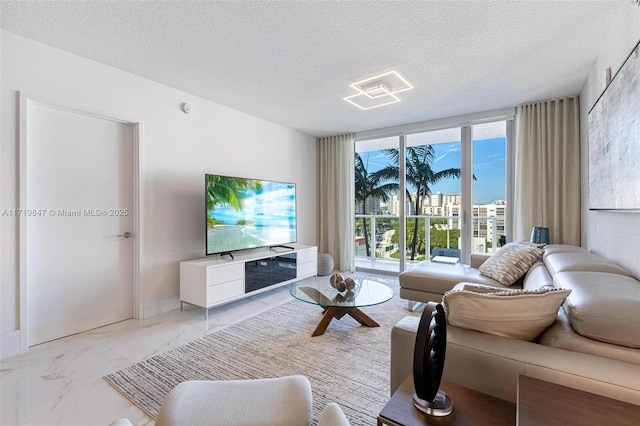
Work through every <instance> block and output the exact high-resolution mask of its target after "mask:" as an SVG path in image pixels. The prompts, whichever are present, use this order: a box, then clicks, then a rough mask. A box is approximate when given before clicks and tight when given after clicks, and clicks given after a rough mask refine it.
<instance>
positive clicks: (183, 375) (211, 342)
mask: <svg viewBox="0 0 640 426" xmlns="http://www.w3.org/2000/svg"><path fill="white" fill-rule="evenodd" d="M377 281H383V282H386V283H387V284H389V282H391V283H392V284H391V285H390V287H392V288H393V289H394V291H395V293H396V295H395V296H394V298H393V299H391V300H390V301H388V302H386V303H384V304H381V305H377V306H371V307H367V308H362V311H364V312H366V313H367V314H368V315H369V316H371V317H372V318H373V319H374V320H375V321H376V322H378V323H379V324H380V327H377V328H368V327H362V326H360V324H358V323H357V322H356V321H355V320H353V319H352V318H351V317H349V316H345V317H343V318H342V319H341V320H339V321H338V320H335V319H334V320H333V321H332V322H331V324H330V325H329V327H328V329H327V331H326V332H325V334H324V335H322V336H317V337H311V333H312V332H313V330H314V329H315V327H316V326H317V324H318V322H319V321H320V318H321V317H322V313H321V309H320V308H319V307H317V306H314V305H310V304H307V303H303V302H300V301H297V300H293V299H292V300H291V301H290V302H287V303H284V304H283V305H280V306H277V307H275V308H273V309H270V310H269V311H267V312H264V313H262V314H259V315H257V316H254V317H252V318H249V319H247V320H244V321H242V322H240V323H237V324H234V325H231V326H229V327H227V328H225V329H223V330H219V331H216V332H214V333H212V334H210V335H208V336H205V337H202V338H200V339H198V340H195V341H193V342H191V343H189V344H187V345H184V346H181V347H179V348H176V349H173V350H170V351H168V352H165V353H164V354H161V355H156V356H154V357H152V358H149V359H147V360H145V361H143V362H140V363H138V364H135V365H132V366H131V367H128V368H125V369H123V370H120V371H118V372H116V373H113V374H110V375H108V376H106V377H105V380H106V381H107V382H108V383H109V384H110V385H111V386H113V387H114V388H115V389H117V390H118V391H119V392H120V393H122V394H123V395H124V396H125V397H127V398H128V399H129V400H131V402H133V403H134V404H135V405H136V406H138V407H139V408H141V409H142V410H143V411H144V412H145V413H147V414H148V415H149V416H151V417H152V418H154V419H155V417H156V416H157V414H158V410H159V408H160V405H161V403H162V401H163V400H164V398H165V396H166V395H167V394H168V393H169V391H170V390H171V389H173V388H174V387H175V386H176V385H177V384H178V383H180V382H183V381H186V380H232V379H254V378H264V377H281V376H287V375H292V374H302V375H304V376H306V377H307V378H308V379H309V381H310V382H311V386H312V389H313V405H314V411H313V415H314V423H315V422H317V419H318V416H319V413H320V412H321V411H322V409H323V408H324V407H325V406H326V405H327V404H328V403H329V402H332V401H333V402H337V403H338V404H340V406H341V407H342V409H343V410H344V412H345V414H346V416H347V417H348V418H349V420H350V422H351V424H352V425H372V424H375V423H376V417H377V415H378V413H379V412H380V410H381V409H382V408H383V407H384V405H385V404H386V403H387V401H388V400H389V358H390V356H389V353H390V336H391V328H392V327H393V325H394V324H395V323H396V322H397V321H398V320H400V319H401V318H403V317H404V316H407V315H411V313H409V312H408V311H407V302H406V301H404V300H401V299H399V298H398V296H397V292H398V286H397V279H395V280H394V279H392V278H391V279H389V280H384V279H377ZM394 282H395V285H393V283H394ZM413 315H416V314H413ZM247 403H248V404H249V405H250V404H251V402H250V401H247Z"/></svg>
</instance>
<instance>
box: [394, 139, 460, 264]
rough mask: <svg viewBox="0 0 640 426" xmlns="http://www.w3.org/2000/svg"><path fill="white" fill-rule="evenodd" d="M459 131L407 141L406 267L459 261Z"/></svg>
mask: <svg viewBox="0 0 640 426" xmlns="http://www.w3.org/2000/svg"><path fill="white" fill-rule="evenodd" d="M461 143H462V142H461V129H460V128H459V127H454V128H449V129H443V130H435V131H430V132H420V133H413V134H409V135H407V137H406V149H405V164H406V171H405V179H406V186H407V197H408V200H409V202H408V203H407V205H408V207H409V208H408V209H407V210H406V212H405V219H406V224H407V225H406V226H407V228H406V230H407V232H406V234H407V238H406V241H407V263H408V264H411V263H415V262H417V261H421V260H426V259H431V258H432V257H433V256H447V257H460V253H459V247H460V245H459V244H460V243H459V237H460V220H459V216H460V203H461V199H460V194H461V171H462V169H461V167H462V165H461V160H462V159H461Z"/></svg>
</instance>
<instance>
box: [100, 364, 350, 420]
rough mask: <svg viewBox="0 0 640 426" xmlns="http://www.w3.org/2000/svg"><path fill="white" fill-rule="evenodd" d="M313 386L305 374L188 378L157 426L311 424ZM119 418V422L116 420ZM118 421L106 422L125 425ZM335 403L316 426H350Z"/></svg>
mask: <svg viewBox="0 0 640 426" xmlns="http://www.w3.org/2000/svg"><path fill="white" fill-rule="evenodd" d="M312 407H313V401H312V396H311V384H310V383H309V380H308V379H307V378H306V377H304V376H287V377H279V378H271V379H256V380H228V381H204V380H203V381H200V380H197V381H188V382H183V383H180V384H179V385H178V386H176V387H175V388H174V389H173V390H172V391H171V392H169V394H168V395H167V397H166V398H165V400H164V402H163V403H162V406H161V407H160V411H159V413H158V418H157V419H156V423H155V424H156V426H205V425H207V426H209V425H234V426H252V425H256V426H257V425H260V426H270V425H272V426H276V425H283V424H286V425H300V426H308V425H310V424H311V417H312ZM119 422H120V423H119ZM124 422H128V421H127V420H126V419H119V420H117V421H116V422H113V423H112V424H111V425H110V426H129V425H130V424H131V423H128V424H127V423H124ZM348 425H349V421H348V420H347V417H346V416H345V415H344V413H343V412H342V410H341V409H340V407H339V406H338V404H335V403H331V404H329V405H327V407H325V409H324V411H323V412H322V414H321V416H320V419H319V420H318V426H348Z"/></svg>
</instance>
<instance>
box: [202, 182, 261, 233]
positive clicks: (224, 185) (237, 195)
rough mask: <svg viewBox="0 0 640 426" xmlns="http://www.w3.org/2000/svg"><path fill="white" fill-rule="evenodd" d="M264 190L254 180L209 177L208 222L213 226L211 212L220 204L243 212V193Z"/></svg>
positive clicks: (259, 183)
mask: <svg viewBox="0 0 640 426" xmlns="http://www.w3.org/2000/svg"><path fill="white" fill-rule="evenodd" d="M260 188H262V182H260V181H259V180H254V179H245V178H235V177H228V176H217V175H207V219H208V220H207V222H208V223H210V224H212V223H213V218H212V217H210V214H209V211H210V210H213V209H214V208H215V206H216V205H218V204H227V205H229V206H231V207H232V208H233V209H235V210H242V199H243V191H244V190H245V189H252V190H254V191H257V190H259V189H260Z"/></svg>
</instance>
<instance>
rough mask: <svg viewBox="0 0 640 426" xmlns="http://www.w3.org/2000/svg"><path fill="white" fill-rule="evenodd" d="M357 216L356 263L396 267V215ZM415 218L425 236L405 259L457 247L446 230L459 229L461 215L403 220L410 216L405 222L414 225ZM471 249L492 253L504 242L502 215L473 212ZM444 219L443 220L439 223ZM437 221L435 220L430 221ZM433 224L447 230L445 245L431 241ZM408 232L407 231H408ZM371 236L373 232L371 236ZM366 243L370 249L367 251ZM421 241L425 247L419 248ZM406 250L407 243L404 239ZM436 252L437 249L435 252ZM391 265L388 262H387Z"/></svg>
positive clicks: (419, 258) (414, 261) (372, 267)
mask: <svg viewBox="0 0 640 426" xmlns="http://www.w3.org/2000/svg"><path fill="white" fill-rule="evenodd" d="M355 219H356V235H355V238H356V253H355V254H356V263H357V265H367V264H368V266H363V267H367V268H371V269H381V267H382V269H385V270H390V269H392V270H396V271H397V270H398V266H399V260H400V255H399V249H400V248H399V244H398V242H397V240H398V238H397V237H395V238H394V234H395V233H396V232H397V230H398V229H399V222H398V221H399V220H400V218H399V217H398V216H390V215H363V214H357V215H355ZM415 219H418V221H422V223H419V224H418V227H419V229H420V225H424V240H423V241H422V243H421V244H420V246H421V250H420V252H419V253H417V256H415V259H414V260H410V259H407V263H408V264H411V263H416V262H418V261H421V260H424V259H426V258H427V253H428V254H429V255H428V258H429V259H430V258H431V256H432V255H433V249H436V248H438V249H443V250H442V253H445V254H446V255H451V253H452V250H458V254H459V247H458V241H457V240H456V241H453V242H452V241H451V239H450V235H449V232H450V231H452V230H459V229H460V227H461V224H460V221H461V219H462V218H461V217H460V216H423V215H411V216H407V217H406V220H411V222H410V223H409V224H408V225H411V226H413V220H415ZM472 220H473V223H472V225H473V245H472V252H473V253H492V252H493V250H494V247H498V246H500V245H501V244H504V242H505V239H506V237H505V231H504V229H505V220H506V218H505V217H504V216H473V217H472ZM443 221H445V223H442V222H443ZM433 222H436V223H433ZM365 223H366V231H367V236H366V238H365V235H364V231H365V230H364V229H363V228H364V225H365ZM432 224H433V225H434V226H435V227H438V226H440V230H446V231H447V236H446V242H447V244H443V245H446V247H439V246H437V245H434V244H433V241H432ZM407 233H409V231H407ZM372 236H374V237H373V238H372ZM367 243H368V245H369V250H368V252H367ZM422 245H424V249H422ZM406 249H407V250H410V247H409V245H408V243H407V247H406ZM438 254H439V253H436V255H438ZM390 262H391V265H394V264H395V265H396V266H395V267H394V266H391V267H390V266H389V263H390Z"/></svg>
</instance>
